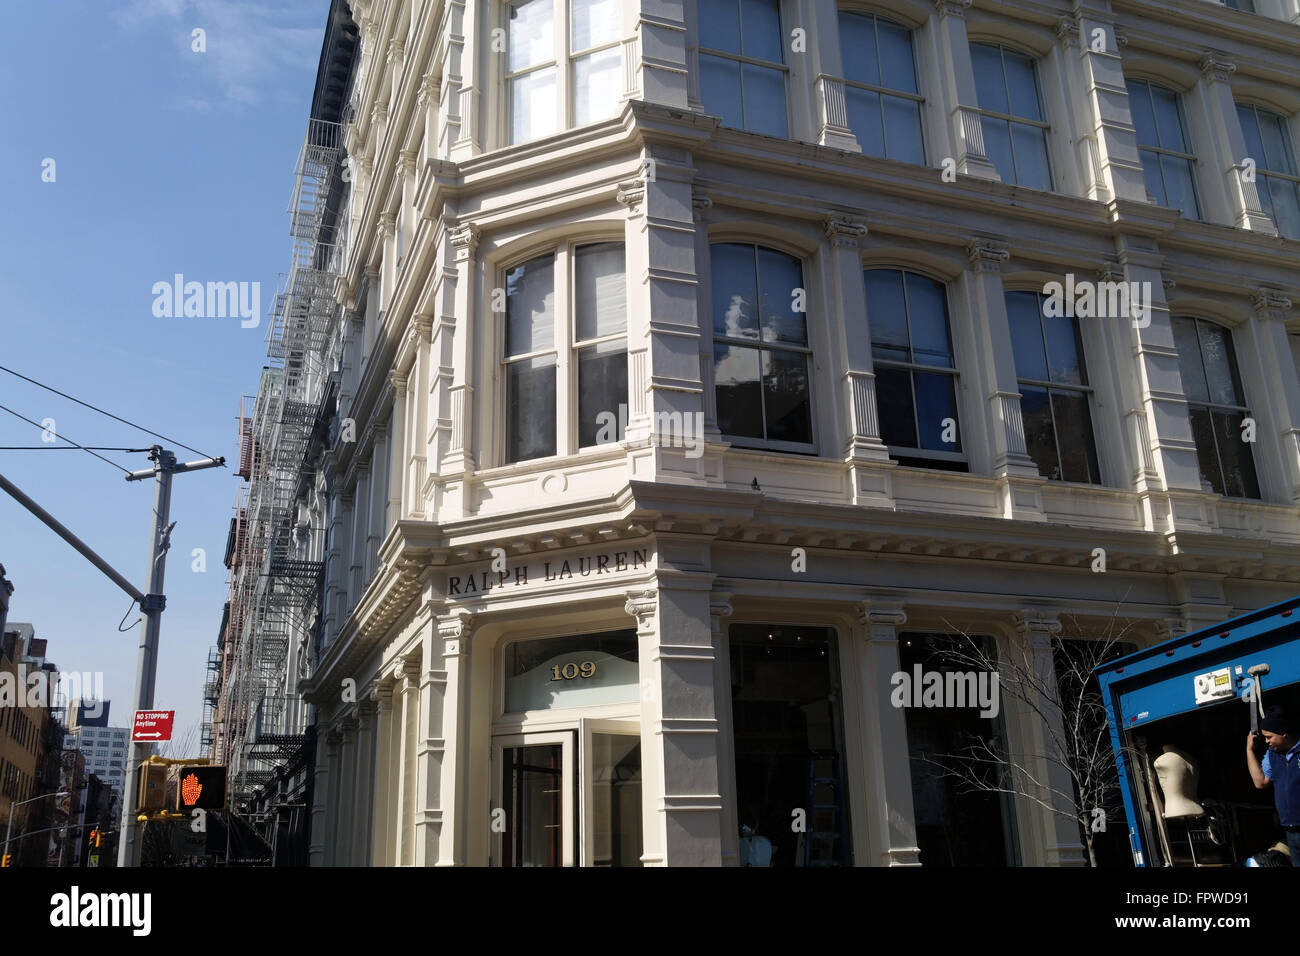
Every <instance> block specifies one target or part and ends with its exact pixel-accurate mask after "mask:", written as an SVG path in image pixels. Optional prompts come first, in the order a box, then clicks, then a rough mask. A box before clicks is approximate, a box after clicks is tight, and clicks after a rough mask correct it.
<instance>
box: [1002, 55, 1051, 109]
mask: <svg viewBox="0 0 1300 956" xmlns="http://www.w3.org/2000/svg"><path fill="white" fill-rule="evenodd" d="M1002 63H1003V64H1004V65H1005V67H1006V70H1007V91H1008V92H1009V93H1010V94H1011V109H1010V110H1008V112H1010V113H1011V115H1012V116H1023V117H1025V119H1035V120H1041V119H1042V118H1043V111H1042V108H1041V107H1040V106H1039V105H1038V80H1037V78H1036V77H1035V76H1034V61H1033V60H1031V59H1030V58H1029V57H1027V56H1022V55H1020V54H1019V53H1012V52H1011V51H1010V50H1003V51H1002Z"/></svg>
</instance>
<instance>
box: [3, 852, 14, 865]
mask: <svg viewBox="0 0 1300 956" xmlns="http://www.w3.org/2000/svg"><path fill="white" fill-rule="evenodd" d="M13 865H14V858H13V856H12V855H10V854H8V853H6V854H5V855H4V856H2V857H0V867H6V866H13Z"/></svg>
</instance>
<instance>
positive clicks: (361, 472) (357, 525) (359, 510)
mask: <svg viewBox="0 0 1300 956" xmlns="http://www.w3.org/2000/svg"><path fill="white" fill-rule="evenodd" d="M356 489H357V490H356V502H355V507H354V508H353V509H352V536H351V542H350V543H351V545H352V562H351V572H352V580H351V582H350V583H349V585H348V592H349V595H350V597H351V603H352V605H353V606H355V605H356V603H357V601H359V600H360V599H361V595H362V594H364V593H365V590H366V585H367V584H369V583H370V582H369V581H368V580H367V578H366V550H367V538H368V534H367V531H366V523H367V520H368V519H369V517H370V459H369V455H368V454H367V456H366V458H365V460H364V461H362V462H361V463H360V464H359V465H358V467H357V484H356Z"/></svg>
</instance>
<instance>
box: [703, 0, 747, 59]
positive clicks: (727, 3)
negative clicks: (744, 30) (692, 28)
mask: <svg viewBox="0 0 1300 956" xmlns="http://www.w3.org/2000/svg"><path fill="white" fill-rule="evenodd" d="M700 46H704V47H708V48H709V49H710V50H721V51H723V52H724V53H739V52H740V5H739V4H738V3H737V2H736V0H700ZM701 59H703V58H701Z"/></svg>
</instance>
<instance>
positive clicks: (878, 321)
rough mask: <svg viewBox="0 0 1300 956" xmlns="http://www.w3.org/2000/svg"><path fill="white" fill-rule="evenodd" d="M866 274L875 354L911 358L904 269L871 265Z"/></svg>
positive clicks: (868, 306)
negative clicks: (904, 291) (904, 289)
mask: <svg viewBox="0 0 1300 956" xmlns="http://www.w3.org/2000/svg"><path fill="white" fill-rule="evenodd" d="M864 277H865V279H866V283H867V322H868V323H869V324H870V326H871V352H872V355H874V356H875V357H876V358H877V359H882V360H888V359H894V360H896V361H902V362H907V361H910V360H911V353H910V350H909V349H908V340H907V306H906V301H905V300H904V298H903V273H901V272H899V271H898V270H897V269H868V270H867V271H866V272H865V273H864Z"/></svg>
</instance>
